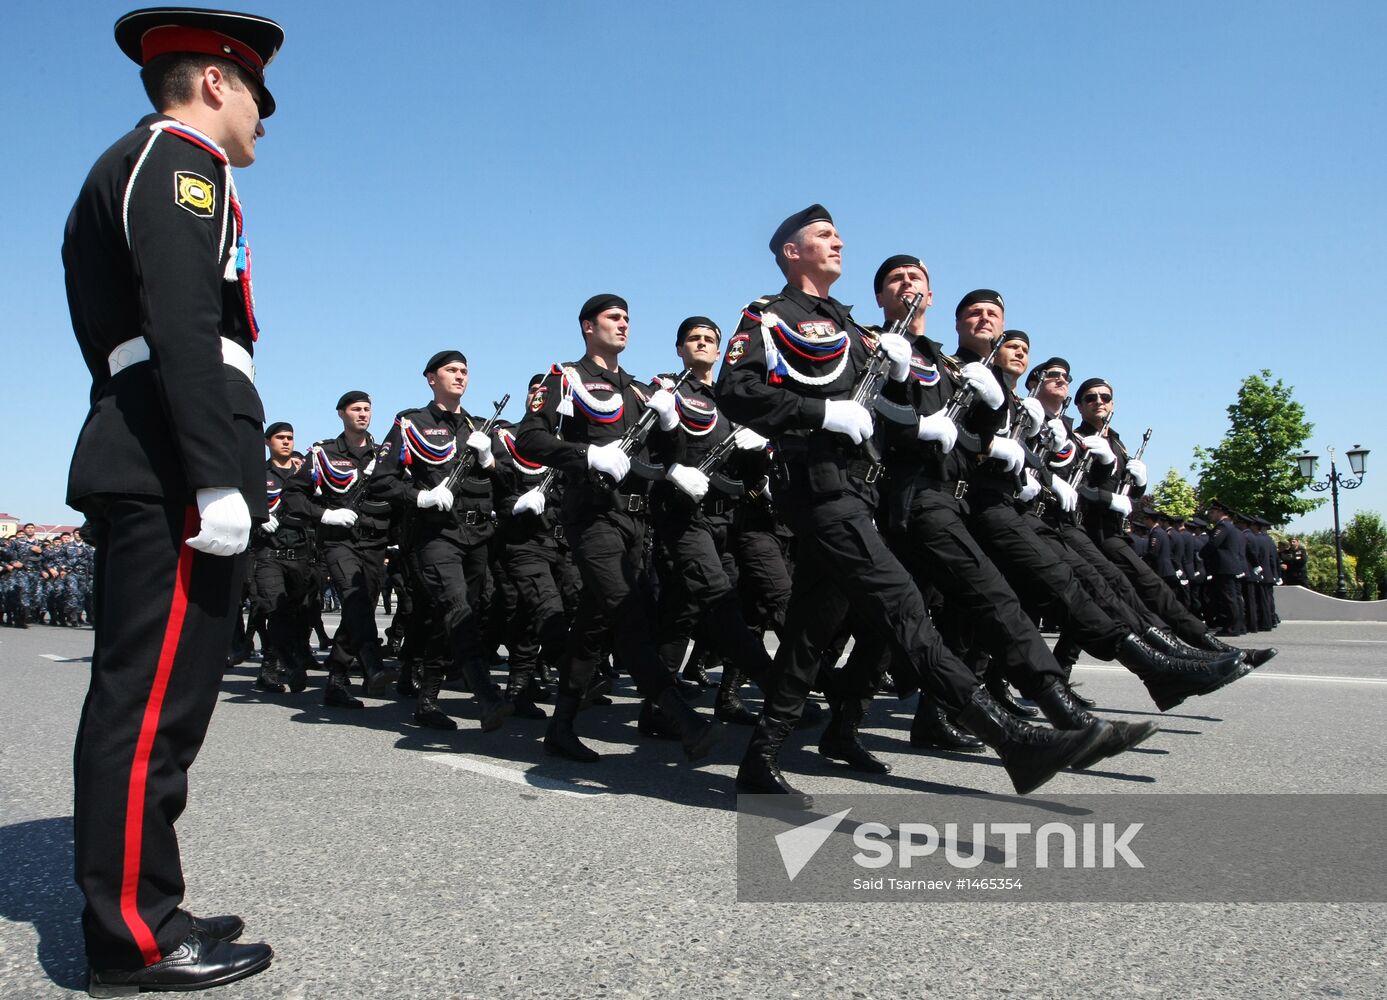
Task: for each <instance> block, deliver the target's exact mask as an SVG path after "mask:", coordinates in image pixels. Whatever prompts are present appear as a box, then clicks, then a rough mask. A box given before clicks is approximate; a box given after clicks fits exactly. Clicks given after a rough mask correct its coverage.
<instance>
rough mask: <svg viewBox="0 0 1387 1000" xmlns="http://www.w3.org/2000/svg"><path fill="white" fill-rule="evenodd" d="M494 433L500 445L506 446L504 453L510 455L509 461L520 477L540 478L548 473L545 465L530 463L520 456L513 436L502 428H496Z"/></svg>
mask: <svg viewBox="0 0 1387 1000" xmlns="http://www.w3.org/2000/svg"><path fill="white" fill-rule="evenodd" d="M496 433H497V434H498V435H499V436H500V438H501V443H502V444H504V445H505V446H506V451H507V452H508V453H509V454H510V457H511V461H512V462H514V463H515V467H516V468H517V469H519V470H520V474H521V475H522V476H542V475H544V474H545V473H546V472H548V471H549V467H548V466H546V465H540V464H539V463H538V462H531V461H530V460H529V459H528V458H526V457H525V456H524V455H522V454H520V449H519V448H517V447H516V446H515V435H514V434H512V433H511V432H510V431H508V430H506V428H504V427H498V428H497V430H496Z"/></svg>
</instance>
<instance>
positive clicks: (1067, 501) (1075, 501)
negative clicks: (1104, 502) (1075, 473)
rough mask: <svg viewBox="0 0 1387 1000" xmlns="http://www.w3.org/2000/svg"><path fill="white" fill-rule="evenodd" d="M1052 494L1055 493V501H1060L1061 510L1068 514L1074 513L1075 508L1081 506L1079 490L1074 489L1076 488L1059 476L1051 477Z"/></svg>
mask: <svg viewBox="0 0 1387 1000" xmlns="http://www.w3.org/2000/svg"><path fill="white" fill-rule="evenodd" d="M1050 492H1051V493H1053V494H1054V495H1055V499H1056V500H1058V501H1059V504H1060V510H1062V511H1064V512H1065V513H1066V514H1070V513H1073V511H1074V508H1076V507H1078V506H1079V492H1078V490H1076V489H1074V487H1072V486H1070V485H1069V484H1068V483H1067V482H1065V481H1064V480H1063V479H1061V478H1060V477H1059V476H1053V477H1051V479H1050Z"/></svg>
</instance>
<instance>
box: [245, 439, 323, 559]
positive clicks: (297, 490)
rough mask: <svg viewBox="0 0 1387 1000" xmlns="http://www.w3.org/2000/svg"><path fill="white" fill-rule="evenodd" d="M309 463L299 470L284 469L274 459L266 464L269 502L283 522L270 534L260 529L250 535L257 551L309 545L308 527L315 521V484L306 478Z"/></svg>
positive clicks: (266, 492) (271, 510) (276, 515)
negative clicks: (312, 497)
mask: <svg viewBox="0 0 1387 1000" xmlns="http://www.w3.org/2000/svg"><path fill="white" fill-rule="evenodd" d="M306 468H307V463H305V464H304V465H303V466H300V467H299V468H297V469H295V468H294V467H293V466H292V465H291V466H289V467H288V468H284V469H281V468H280V467H279V466H277V465H275V463H274V461H273V459H272V460H270V461H267V462H266V463H265V501H266V506H267V508H268V509H269V512H270V513H271V514H273V515H274V517H275V519H276V520H277V521H279V529H278V530H277V531H275V532H274V533H273V534H267V533H266V532H264V531H261V530H259V529H258V528H257V529H256V530H254V531H252V532H251V533H250V543H251V547H252V548H255V549H290V548H298V547H299V546H302V545H304V544H305V543H307V541H308V525H309V524H310V523H311V522H312V521H313V519H314V511H313V501H312V500H311V499H310V496H311V494H312V491H313V480H312V479H311V478H310V477H309V476H308V475H307V474H306V472H305V470H306Z"/></svg>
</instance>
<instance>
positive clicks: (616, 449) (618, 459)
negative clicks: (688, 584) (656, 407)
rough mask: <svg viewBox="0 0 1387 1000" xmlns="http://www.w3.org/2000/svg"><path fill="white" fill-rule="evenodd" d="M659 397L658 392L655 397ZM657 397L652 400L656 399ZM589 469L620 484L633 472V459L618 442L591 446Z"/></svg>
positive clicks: (589, 449) (589, 448) (652, 397)
mask: <svg viewBox="0 0 1387 1000" xmlns="http://www.w3.org/2000/svg"><path fill="white" fill-rule="evenodd" d="M662 391H663V390H662ZM658 395H659V393H658V392H657V393H656V394H655V396H658ZM655 396H651V397H650V398H651V399H654V398H655ZM670 398H671V399H673V398H674V397H673V396H671V397H670ZM588 468H589V469H596V470H597V471H598V472H605V473H606V474H607V475H609V476H611V477H612V478H613V479H615V480H616V481H617V482H618V483H619V482H621V481H622V480H623V479H625V478H626V473H628V472H630V471H631V458H630V456H629V455H627V454H626V452H624V451H622V450H621V444H620V443H619V442H617V441H613V442H611V443H610V444H604V445H600V446H599V447H596V448H593V447H591V446H589V447H588Z"/></svg>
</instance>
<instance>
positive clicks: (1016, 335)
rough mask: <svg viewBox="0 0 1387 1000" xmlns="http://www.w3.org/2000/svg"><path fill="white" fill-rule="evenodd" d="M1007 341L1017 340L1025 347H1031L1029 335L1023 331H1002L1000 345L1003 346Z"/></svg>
mask: <svg viewBox="0 0 1387 1000" xmlns="http://www.w3.org/2000/svg"><path fill="white" fill-rule="evenodd" d="M1008 340H1019V341H1021V342H1022V343H1023V344H1025V345H1026V346H1027V347H1030V346H1031V335H1030V334H1029V333H1027V332H1026V331H1025V330H1003V331H1002V343H1004V344H1005V343H1006V342H1007V341H1008Z"/></svg>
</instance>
